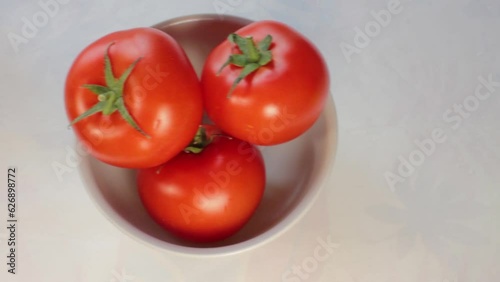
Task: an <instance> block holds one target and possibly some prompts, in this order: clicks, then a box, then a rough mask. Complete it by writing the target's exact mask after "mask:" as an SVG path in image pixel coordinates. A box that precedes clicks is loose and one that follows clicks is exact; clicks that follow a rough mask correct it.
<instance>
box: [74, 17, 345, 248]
mask: <svg viewBox="0 0 500 282" xmlns="http://www.w3.org/2000/svg"><path fill="white" fill-rule="evenodd" d="M250 22H251V21H249V20H246V19H242V18H237V17H232V16H224V17H223V18H222V17H220V16H219V15H194V16H187V17H181V18H176V19H172V20H168V21H165V22H162V23H160V24H157V25H155V26H154V27H155V28H158V29H160V30H163V31H165V32H167V33H168V34H170V35H171V36H173V37H174V38H176V39H177V40H178V42H179V43H180V44H181V45H182V46H183V47H184V49H185V50H186V53H187V55H188V56H189V58H190V59H191V62H192V63H193V65H194V66H195V69H196V70H197V72H198V74H199V73H200V71H201V68H202V66H203V62H204V59H205V57H206V56H207V55H208V53H209V52H210V50H211V49H212V48H213V47H215V46H216V45H218V44H219V43H220V42H222V41H223V40H225V38H226V37H227V35H228V34H229V33H231V32H233V31H235V30H237V29H239V28H240V27H242V26H244V25H246V24H248V23H250ZM336 146H337V119H336V112H335V106H334V103H333V99H332V97H331V95H330V96H329V99H328V101H327V103H326V107H325V110H324V112H323V113H322V115H321V117H320V118H319V120H318V121H317V122H316V123H315V124H314V126H313V127H312V128H311V129H310V130H308V131H307V132H306V133H305V134H304V135H302V136H300V137H299V138H297V139H295V140H293V141H290V142H288V143H285V144H281V145H277V146H270V147H260V149H261V151H262V153H263V155H264V160H265V164H266V173H267V185H266V191H265V194H264V197H263V199H262V202H261V204H260V205H259V207H258V209H257V211H256V213H255V214H254V216H253V217H252V218H251V220H250V221H249V222H248V223H247V224H246V225H245V227H244V228H243V229H242V230H240V231H239V232H238V233H237V234H235V235H234V236H232V237H230V238H228V239H226V240H224V241H220V242H217V243H213V244H194V243H190V242H186V241H183V240H180V239H178V238H176V237H173V236H172V235H170V234H169V233H168V232H167V231H165V230H163V229H162V228H161V227H160V226H159V225H157V224H156V223H155V222H154V221H153V220H152V219H151V218H150V217H149V215H148V214H147V213H146V210H145V209H144V207H143V206H142V203H141V201H140V199H139V195H138V192H137V188H136V182H135V175H136V172H135V171H134V170H130V169H122V168H117V167H113V166H110V165H107V164H104V163H102V162H100V161H98V160H96V159H94V158H92V157H85V158H83V160H82V163H81V165H80V167H79V172H80V176H81V178H82V179H83V182H84V184H85V187H86V189H87V191H88V193H89V194H90V196H91V198H92V199H93V200H94V202H95V203H96V205H97V207H98V208H99V210H100V211H101V212H102V213H103V214H104V215H105V216H106V217H107V218H108V219H109V220H110V221H111V222H112V223H113V224H114V225H116V226H117V227H118V228H119V229H120V230H122V231H123V232H124V233H126V234H128V235H129V236H131V237H132V238H135V239H137V240H138V241H141V242H144V243H146V244H147V245H150V246H152V247H154V248H156V249H160V250H164V251H168V252H173V253H177V254H185V255H198V256H199V255H202V256H203V255H205V256H207V255H227V254H233V253H238V252H242V251H245V250H248V249H250V248H255V247H257V246H260V245H262V244H264V243H266V242H269V241H270V240H272V239H275V238H276V237H278V236H279V235H280V234H282V233H283V232H285V231H286V230H287V229H288V228H290V227H291V226H292V225H293V224H295V223H296V222H297V221H299V219H300V218H302V217H303V216H304V214H305V213H306V212H307V211H308V210H309V208H310V207H311V206H312V205H313V204H314V202H315V201H316V199H317V197H318V194H319V193H320V191H321V189H322V187H323V186H324V185H325V180H326V178H327V176H328V173H329V172H330V171H331V168H332V165H333V162H334V157H335V152H336Z"/></svg>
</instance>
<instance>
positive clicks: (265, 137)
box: [201, 21, 329, 145]
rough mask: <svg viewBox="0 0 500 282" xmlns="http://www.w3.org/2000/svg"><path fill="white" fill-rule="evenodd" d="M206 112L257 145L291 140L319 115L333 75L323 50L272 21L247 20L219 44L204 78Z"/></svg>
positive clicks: (225, 127) (223, 128) (208, 60)
mask: <svg viewBox="0 0 500 282" xmlns="http://www.w3.org/2000/svg"><path fill="white" fill-rule="evenodd" d="M201 84H202V89H203V99H204V103H205V109H206V111H207V113H208V116H209V117H210V118H211V120H212V121H214V123H215V124H216V125H217V126H219V127H220V128H221V129H222V130H223V131H224V132H227V133H228V134H230V135H232V136H234V137H237V138H239V139H242V140H245V141H248V142H251V143H254V144H258V145H275V144H280V143H284V142H287V141H290V140H292V139H294V138H296V137H298V136H300V135H301V134H302V133H304V132H305V131H306V130H307V129H309V128H310V127H311V126H312V125H313V124H314V123H315V121H316V120H317V119H318V117H319V116H320V114H321V112H322V110H323V108H324V104H325V101H326V98H327V97H328V95H329V94H328V92H329V74H328V69H327V66H326V63H325V61H324V60H323V58H322V56H321V54H320V53H319V51H318V50H317V49H316V48H315V46H313V44H312V43H311V42H310V41H308V40H307V39H306V38H305V37H304V36H302V35H301V34H299V33H298V32H297V31H295V30H293V29H292V28H290V27H288V26H286V25H284V24H282V23H278V22H274V21H259V22H254V23H252V24H249V25H247V26H245V27H243V28H241V29H240V30H238V31H236V32H235V34H231V35H230V36H229V38H228V40H226V41H224V42H222V43H221V44H220V45H219V46H217V47H216V48H215V49H214V50H213V51H212V52H211V53H210V54H209V56H208V58H207V60H206V62H205V65H204V68H203V72H202V77H201Z"/></svg>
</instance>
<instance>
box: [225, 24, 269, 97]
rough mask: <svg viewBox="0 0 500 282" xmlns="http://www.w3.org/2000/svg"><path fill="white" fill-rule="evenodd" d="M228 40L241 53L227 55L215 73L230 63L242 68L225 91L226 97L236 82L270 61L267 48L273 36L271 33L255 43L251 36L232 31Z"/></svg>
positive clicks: (231, 91) (236, 84)
mask: <svg viewBox="0 0 500 282" xmlns="http://www.w3.org/2000/svg"><path fill="white" fill-rule="evenodd" d="M228 40H229V42H231V43H234V44H236V45H237V46H238V48H239V49H240V51H241V53H242V54H232V55H231V56H229V58H228V59H227V60H226V61H225V62H224V64H223V65H222V66H221V68H220V69H219V71H218V72H217V75H219V74H220V73H221V72H222V70H223V69H224V68H225V67H227V66H228V65H230V64H233V65H235V66H238V67H242V68H243V69H242V71H241V73H240V74H239V75H238V77H237V78H236V80H235V81H234V83H233V84H232V85H231V88H230V90H229V92H228V93H227V98H230V97H231V94H232V93H233V91H234V89H235V88H236V87H237V86H238V83H240V82H241V81H242V80H243V79H244V78H245V77H247V76H248V75H250V74H251V73H253V72H255V71H257V70H258V69H259V68H260V67H262V66H265V65H267V64H269V63H270V62H271V61H272V59H273V56H272V52H271V50H269V48H270V47H271V44H272V40H273V38H272V36H271V35H267V36H266V37H265V38H264V39H263V40H262V41H260V42H259V43H258V44H257V45H256V44H255V42H254V40H253V38H252V37H241V36H240V35H238V34H236V33H232V34H230V35H229V36H228Z"/></svg>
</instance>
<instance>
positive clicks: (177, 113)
mask: <svg viewBox="0 0 500 282" xmlns="http://www.w3.org/2000/svg"><path fill="white" fill-rule="evenodd" d="M107 50H108V51H107ZM106 56H108V58H109V60H106V59H105V57H106ZM106 61H107V62H108V63H109V66H108V65H107V64H106ZM105 66H107V67H108V69H106V67H105ZM106 70H108V72H107V71H106ZM111 72H112V73H111ZM127 72H129V75H128V76H127ZM118 78H121V80H119V79H118ZM65 103H66V112H67V115H68V118H69V120H70V121H75V119H76V118H77V117H79V116H81V115H82V114H84V113H85V115H87V114H90V115H89V116H88V117H85V116H84V118H83V119H81V120H76V121H77V122H76V123H74V124H73V125H72V126H73V129H74V132H75V133H76V135H77V137H78V139H79V140H80V142H83V143H84V144H85V145H86V146H87V147H88V148H89V151H90V153H91V154H92V155H93V156H94V157H96V158H97V159H99V160H101V161H103V162H106V163H109V164H111V165H115V166H120V167H129V168H147V167H153V166H157V165H160V164H162V163H164V162H166V161H167V160H169V159H171V158H172V157H174V156H175V155H177V154H178V153H179V152H180V151H182V150H183V149H184V148H185V147H186V146H187V145H188V144H189V143H190V141H191V140H192V138H193V136H194V135H195V133H196V131H197V129H198V125H199V124H200V123H201V119H202V113H203V103H202V97H201V88H200V84H199V81H198V78H197V76H196V73H195V71H194V69H193V67H192V65H191V63H190V62H189V60H188V58H187V56H186V54H185V53H184V51H183V49H182V48H181V47H180V45H179V44H178V43H177V42H176V41H175V40H174V39H173V38H172V37H171V36H169V35H167V34H165V33H163V32H161V31H159V30H156V29H153V28H135V29H130V30H124V31H118V32H115V33H112V34H109V35H107V36H104V37H102V38H100V39H99V40H97V41H95V42H94V43H92V44H90V45H89V46H88V47H86V48H85V49H84V50H83V51H82V52H81V53H80V54H79V56H78V57H77V58H76V60H75V61H74V63H73V65H72V67H71V69H70V71H69V73H68V76H67V79H66V89H65ZM94 107H95V108H94ZM90 109H96V110H97V111H96V113H93V110H90ZM89 110H90V112H88V111H89Z"/></svg>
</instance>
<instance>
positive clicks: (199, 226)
mask: <svg viewBox="0 0 500 282" xmlns="http://www.w3.org/2000/svg"><path fill="white" fill-rule="evenodd" d="M265 177H266V176H265V167H264V161H263V159H262V155H261V153H260V151H259V150H258V149H257V148H256V147H255V146H253V145H251V144H249V143H247V142H244V141H241V140H238V139H234V138H230V137H225V136H218V137H215V138H214V140H213V141H212V143H210V144H209V145H208V146H207V147H205V149H204V150H203V151H202V152H201V153H198V154H193V153H185V152H182V153H180V154H179V155H177V156H176V157H175V158H173V159H172V160H170V161H169V162H167V163H166V164H164V165H163V166H160V167H157V168H150V169H143V170H139V172H138V175H137V183H138V189H139V195H140V198H141V201H142V203H143V204H144V206H145V208H146V210H147V211H148V213H149V214H150V215H151V216H152V218H153V219H154V220H155V221H156V222H157V223H158V224H160V225H161V226H162V227H163V228H164V229H166V230H167V231H169V232H171V233H172V234H174V235H176V236H178V237H180V238H183V239H186V240H190V241H194V242H201V243H206V242H214V241H218V240H222V239H225V238H227V237H229V236H231V235H233V234H234V233H236V232H237V231H238V230H240V229H241V228H242V227H243V225H244V224H245V223H246V222H247V221H248V220H249V219H250V217H251V216H252V214H253V213H254V211H255V209H256V208H257V206H258V205H259V203H260V201H261V199H262V196H263V193H264V188H265Z"/></svg>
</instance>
